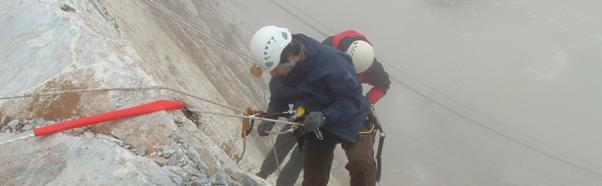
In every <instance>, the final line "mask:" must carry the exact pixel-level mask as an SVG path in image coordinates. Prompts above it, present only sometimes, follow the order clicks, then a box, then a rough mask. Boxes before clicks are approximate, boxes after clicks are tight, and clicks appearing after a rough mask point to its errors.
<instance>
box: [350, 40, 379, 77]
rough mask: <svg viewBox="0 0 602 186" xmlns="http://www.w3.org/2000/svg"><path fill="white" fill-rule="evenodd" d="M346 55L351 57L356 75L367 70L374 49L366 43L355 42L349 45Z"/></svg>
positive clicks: (371, 60) (372, 59)
mask: <svg viewBox="0 0 602 186" xmlns="http://www.w3.org/2000/svg"><path fill="white" fill-rule="evenodd" d="M347 54H349V56H351V61H352V62H353V67H355V72H356V73H358V74H359V73H362V72H364V71H366V70H368V68H370V66H372V62H373V61H374V48H372V45H370V43H368V42H366V41H362V40H357V41H354V42H353V43H351V45H350V46H349V48H347Z"/></svg>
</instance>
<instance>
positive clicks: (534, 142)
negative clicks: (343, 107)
mask: <svg viewBox="0 0 602 186" xmlns="http://www.w3.org/2000/svg"><path fill="white" fill-rule="evenodd" d="M268 1H269V2H271V3H273V4H274V5H276V6H278V7H280V8H281V9H283V10H284V11H286V12H288V13H289V14H290V15H291V16H293V17H295V18H296V19H298V20H299V21H301V22H302V23H304V24H305V25H307V26H308V27H310V28H312V29H313V30H315V31H316V32H318V33H320V34H322V35H326V34H324V32H323V31H321V30H319V29H318V28H316V27H315V26H313V25H312V24H309V23H308V22H307V21H306V20H305V19H303V18H302V17H300V16H299V15H296V14H294V13H292V12H291V11H290V10H288V9H285V8H283V6H282V5H280V4H278V3H276V2H275V1H274V0H268ZM283 1H287V0H283ZM287 3H288V4H293V3H291V2H288V1H287ZM294 7H295V9H297V10H298V11H300V12H302V14H303V15H306V16H308V17H309V18H311V19H312V20H314V21H316V22H318V23H319V24H320V25H323V26H324V27H325V28H326V29H328V30H330V31H332V29H331V28H329V27H328V26H326V25H325V24H322V23H321V22H320V21H319V20H317V19H315V18H313V17H312V16H311V14H308V13H306V12H305V11H304V10H302V9H301V8H299V7H297V6H294ZM378 60H379V61H380V62H382V63H383V64H385V65H387V66H389V67H391V68H392V69H393V70H395V71H397V72H399V73H401V74H403V75H405V76H407V77H408V78H409V79H411V80H413V81H415V82H417V83H418V84H420V85H422V86H424V87H426V88H427V89H430V90H431V91H433V92H435V93H437V94H440V95H441V96H443V97H445V98H446V99H449V100H450V101H452V102H454V103H456V104H458V105H460V106H462V107H464V108H466V109H468V110H469V111H471V112H473V113H475V114H477V115H480V116H481V117H483V118H485V119H486V120H488V121H489V122H491V123H493V126H498V127H501V128H505V129H507V130H508V131H510V132H504V131H502V130H499V129H495V128H494V127H492V126H488V125H487V124H484V123H482V122H479V121H477V120H476V119H473V118H472V117H469V116H467V114H465V113H462V112H460V111H457V110H455V109H453V108H451V107H450V106H447V105H445V104H443V103H441V102H440V101H438V100H435V99H434V98H432V97H431V96H429V95H428V94H427V93H424V92H423V91H420V90H418V89H417V88H416V87H414V86H411V85H409V84H408V83H406V82H404V81H401V80H400V79H398V78H397V77H395V76H393V75H392V74H389V75H390V77H391V79H392V80H393V82H395V83H397V84H399V85H401V86H404V87H406V88H408V89H409V90H411V91H413V92H415V93H417V94H418V95H420V96H422V97H424V98H426V99H427V100H429V101H431V102H432V103H434V104H436V105H438V106H440V107H442V108H443V109H445V110H448V111H450V112H452V113H453V114H455V115H457V116H459V117H461V118H464V119H466V120H468V121H469V122H471V123H473V124H475V125H477V126H480V127H481V128H483V129H485V130H487V131H490V132H492V133H494V134H497V135H500V136H501V137H503V138H506V139H508V140H510V141H513V142H516V143H517V144H519V145H522V146H524V147H526V148H528V149H531V150H533V151H535V152H538V153H540V154H542V155H544V156H546V157H549V158H552V159H555V160H557V161H559V162H563V163H566V164H568V165H570V166H572V167H575V168H577V169H581V170H583V171H585V172H589V173H592V174H595V175H598V176H602V171H599V169H602V166H601V165H599V164H598V163H595V162H592V161H589V160H587V159H584V158H582V157H580V156H577V155H574V154H572V153H569V152H567V151H564V150H561V149H559V148H557V147H554V146H552V145H549V144H546V143H544V142H543V141H540V140H538V139H536V138H534V137H531V136H529V135H527V134H525V133H523V132H521V131H518V130H517V129H514V128H511V127H508V126H507V125H505V124H503V123H501V122H498V121H496V120H494V119H492V118H491V117H489V116H487V115H485V114H483V113H481V112H479V111H476V110H475V109H473V108H471V107H469V106H467V105H466V104H464V103H462V102H460V101H458V100H456V99H454V98H452V97H451V96H448V95H447V94H444V93H443V92H441V91H439V90H438V89H435V88H433V87H431V86H429V85H427V84H426V83H424V82H422V81H420V80H418V79H417V78H415V77H414V76H412V75H411V74H409V73H407V72H405V71H403V70H401V69H399V68H397V67H395V66H393V65H392V64H391V63H388V62H385V61H384V60H382V59H380V58H379V59H378ZM508 133H510V134H508ZM512 133H514V134H515V135H516V136H518V137H522V138H525V139H527V140H526V141H527V142H525V141H523V140H521V139H517V138H516V137H513V136H511V135H512ZM529 143H532V144H529ZM538 146H543V147H544V148H548V149H550V150H551V151H553V152H549V151H550V150H544V149H542V148H541V147H538ZM554 151H555V152H557V153H561V154H564V156H568V157H569V158H570V159H572V160H568V159H566V158H564V157H561V156H562V155H558V154H554ZM575 160H576V161H581V162H574V161H575ZM583 163H585V164H590V165H591V166H593V167H594V168H596V169H598V170H593V169H590V168H588V167H587V166H586V165H582V164H583Z"/></svg>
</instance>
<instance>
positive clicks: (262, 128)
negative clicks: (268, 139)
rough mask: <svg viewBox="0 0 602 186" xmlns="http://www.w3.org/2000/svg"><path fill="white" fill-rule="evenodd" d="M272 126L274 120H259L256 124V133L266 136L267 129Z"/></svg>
mask: <svg viewBox="0 0 602 186" xmlns="http://www.w3.org/2000/svg"><path fill="white" fill-rule="evenodd" d="M272 127H274V122H271V121H261V123H259V125H257V135H259V136H267V135H269V133H268V132H269V131H271V130H272Z"/></svg>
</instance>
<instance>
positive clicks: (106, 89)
mask: <svg viewBox="0 0 602 186" xmlns="http://www.w3.org/2000/svg"><path fill="white" fill-rule="evenodd" d="M149 90H167V91H171V92H175V93H178V94H181V95H184V96H187V97H191V98H195V99H198V100H201V101H204V102H207V103H211V104H214V105H217V106H220V107H224V108H228V109H230V110H233V111H237V112H241V113H242V112H244V111H243V110H241V109H238V108H235V107H232V106H230V105H226V104H221V103H218V102H215V101H211V100H209V99H207V98H203V97H200V96H196V95H193V94H190V93H187V92H184V91H180V90H176V89H173V88H169V87H163V86H151V87H130V88H94V89H73V90H61V91H53V92H43V93H32V94H24V95H17V96H6V97H0V100H6V99H19V98H29V97H34V96H54V95H62V94H68V93H85V92H108V91H149Z"/></svg>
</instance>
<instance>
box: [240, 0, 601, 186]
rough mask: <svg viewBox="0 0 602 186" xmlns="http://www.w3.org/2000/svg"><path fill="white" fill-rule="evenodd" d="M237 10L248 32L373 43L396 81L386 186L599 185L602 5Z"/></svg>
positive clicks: (497, 1) (441, 0)
mask: <svg viewBox="0 0 602 186" xmlns="http://www.w3.org/2000/svg"><path fill="white" fill-rule="evenodd" d="M235 3H236V5H237V6H238V7H239V8H240V9H241V10H242V11H243V12H242V13H241V14H243V15H245V16H248V17H247V18H246V19H247V20H250V21H251V22H250V23H249V24H250V25H252V26H253V27H252V30H256V29H258V28H260V27H261V26H264V25H277V26H282V27H287V28H289V30H291V32H293V33H304V34H307V35H309V36H311V37H313V38H315V39H317V40H320V41H321V40H322V39H324V38H325V37H326V36H325V35H333V34H335V33H338V32H340V31H343V30H346V29H355V30H358V31H360V32H362V33H364V34H365V35H367V37H368V39H369V40H370V41H371V42H372V43H373V44H374V47H375V52H376V55H377V56H378V58H380V59H381V61H382V62H384V63H385V70H386V71H387V72H388V73H389V74H390V75H391V76H392V80H393V83H392V85H391V89H390V90H389V92H388V93H387V96H385V97H384V98H383V99H382V100H381V101H380V102H379V103H378V104H377V105H376V110H377V113H378V115H379V117H380V120H381V122H382V123H383V125H384V128H385V130H386V132H387V139H386V142H385V148H384V154H383V165H384V170H383V180H382V182H381V185H601V184H602V135H600V132H601V131H602V126H601V124H602V114H600V112H601V111H602V97H601V95H602V83H601V81H600V80H601V79H602V73H601V72H602V11H601V8H602V1H599V0H579V1H549V0H403V1H402V0H382V1H360V0H331V1H319V0H306V1H290V0H278V1H273V0H256V1H245V0H237V1H235ZM310 25H311V26H310ZM312 27H313V28H312ZM248 34H249V35H251V34H252V33H248ZM249 40H250V38H249ZM246 42H248V41H246ZM339 149H340V148H339ZM337 158H344V157H337ZM332 171H345V172H346V170H335V169H333V170H332Z"/></svg>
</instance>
